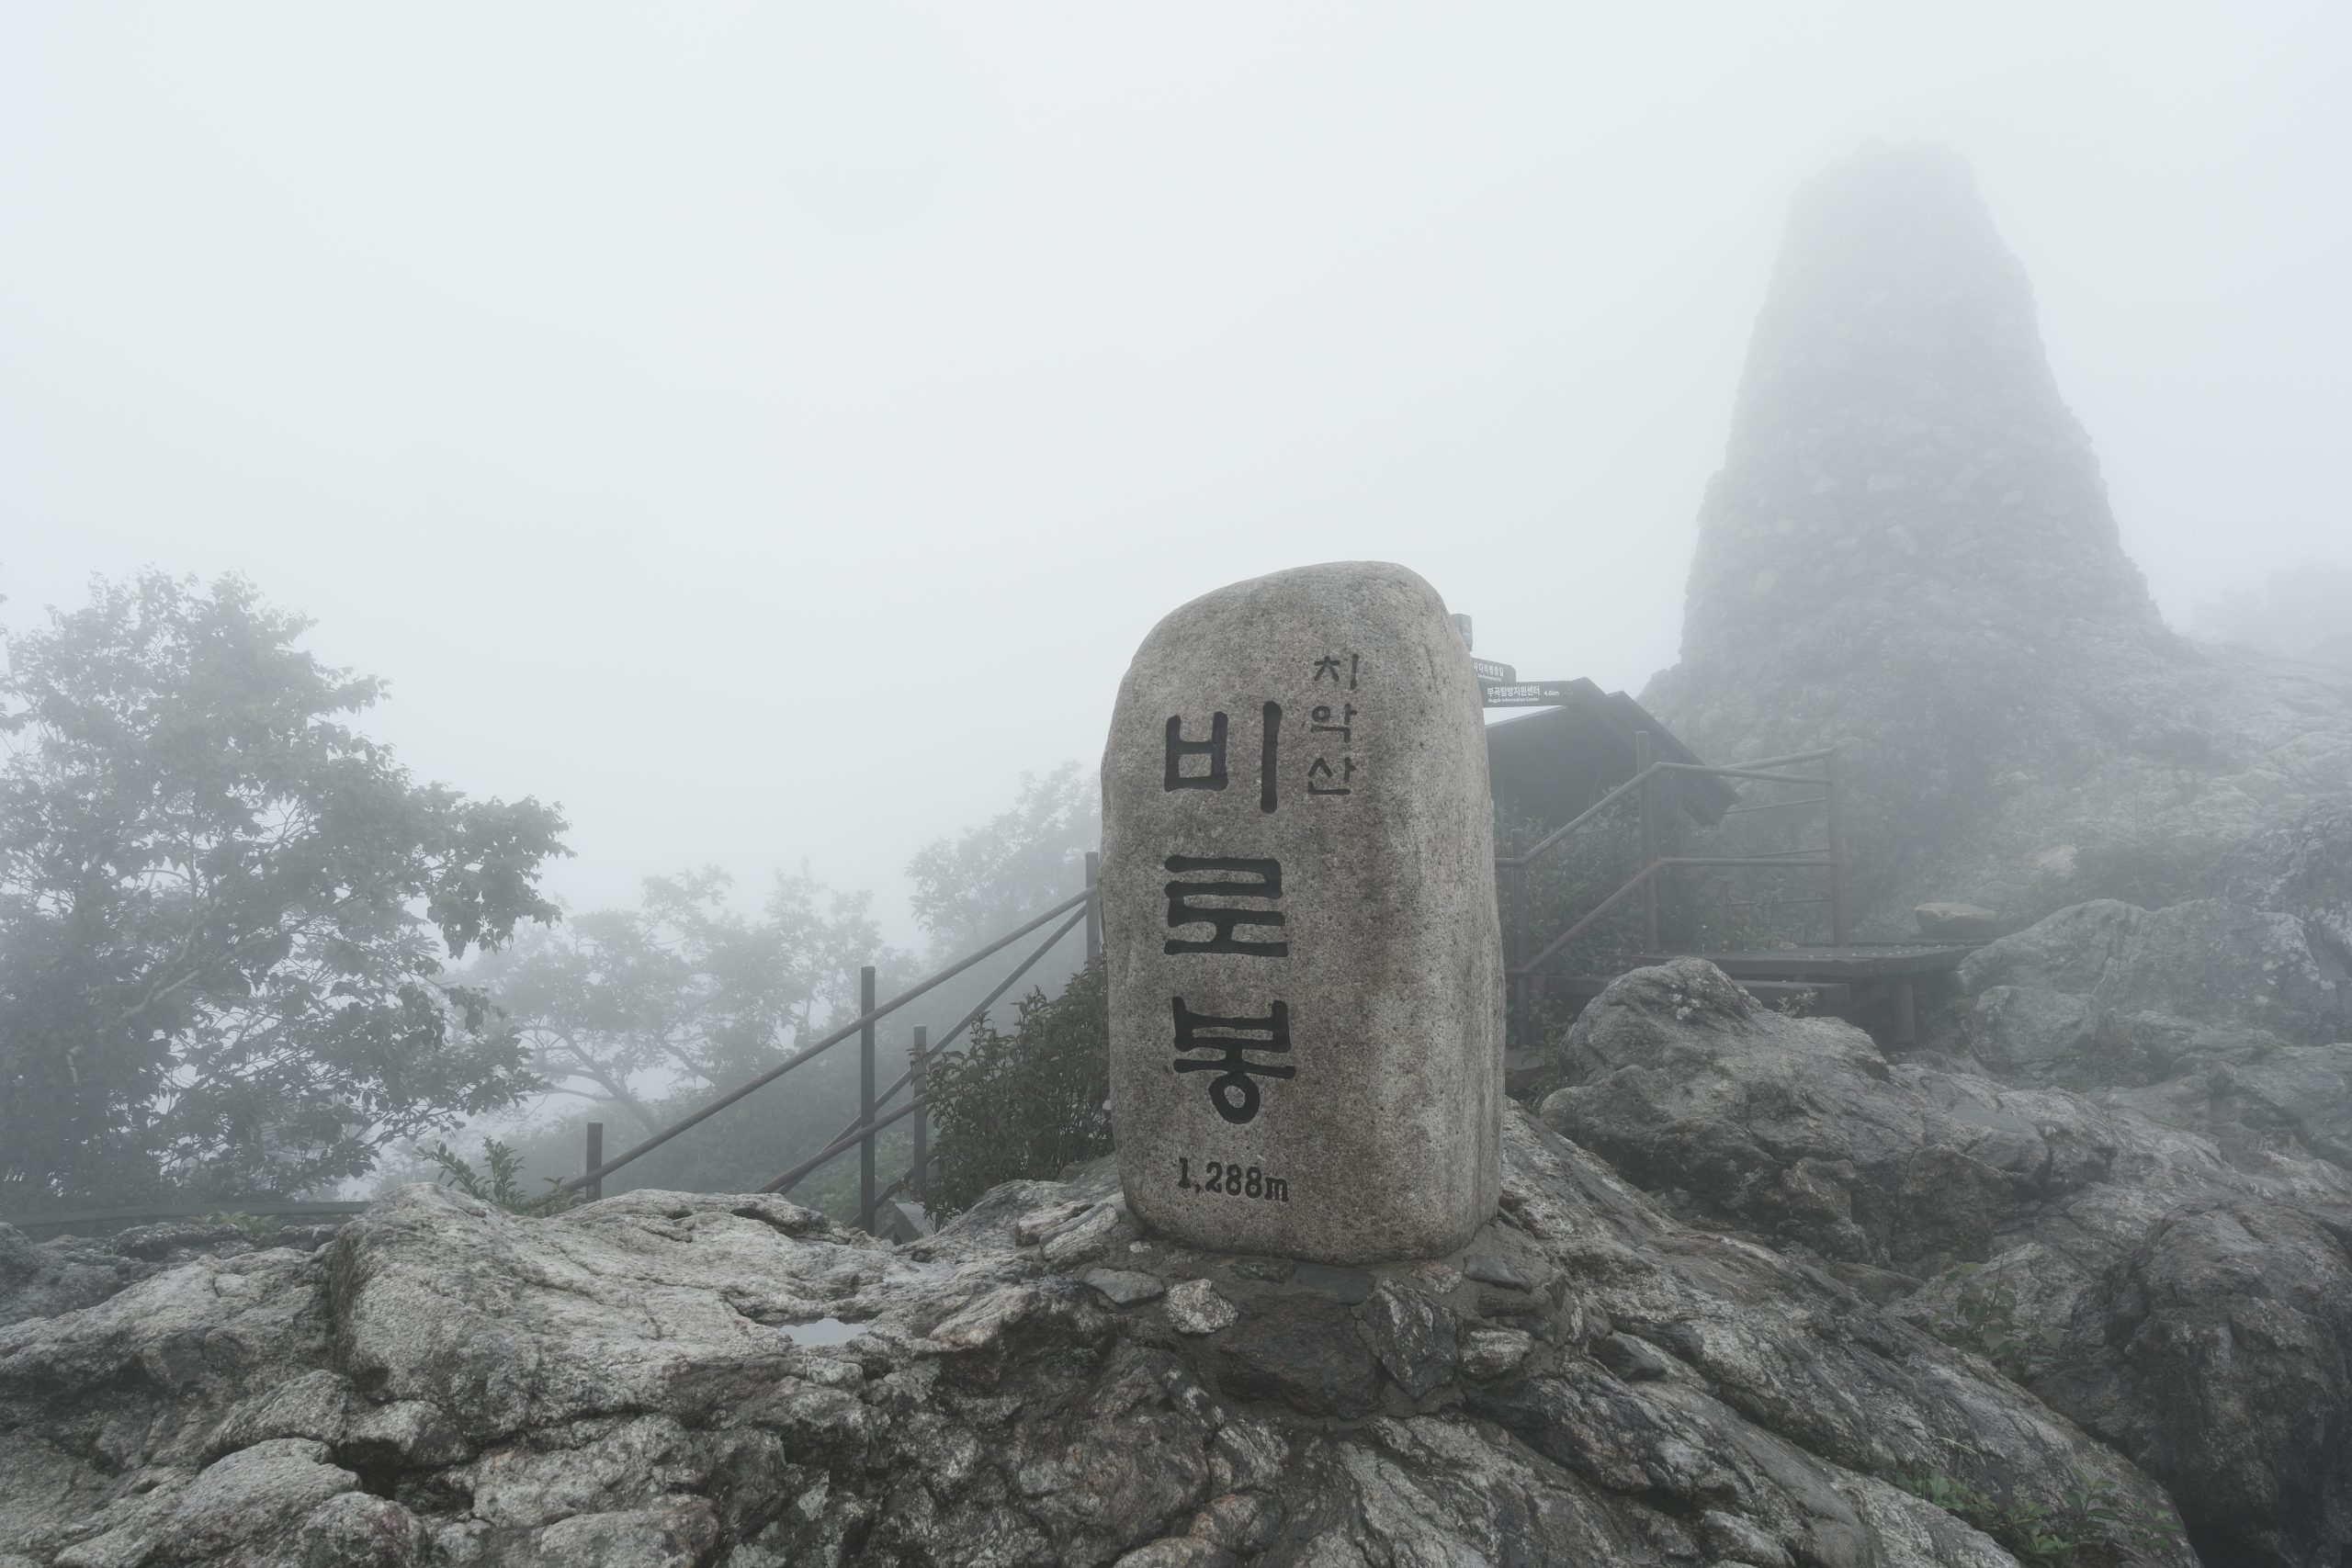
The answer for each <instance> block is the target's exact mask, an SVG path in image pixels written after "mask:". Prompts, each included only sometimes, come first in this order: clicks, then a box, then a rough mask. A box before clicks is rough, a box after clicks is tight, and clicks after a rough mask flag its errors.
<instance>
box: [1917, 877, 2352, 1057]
mask: <svg viewBox="0 0 2352 1568" xmlns="http://www.w3.org/2000/svg"><path fill="white" fill-rule="evenodd" d="M1959 978H1960V984H1961V988H1962V991H1963V993H1965V994H1966V995H1967V996H1968V997H1969V998H1971V1008H1970V1012H1969V1015H1968V1020H1967V1025H1966V1031H1965V1034H1966V1041H1967V1045H1968V1049H1969V1051H1970V1052H1971V1054H1972V1055H1973V1056H1974V1057H1975V1059H1976V1060H1977V1062H1979V1063H1980V1064H1981V1065H1983V1066H1984V1067H1985V1069H1986V1070H1987V1071H1988V1072H1991V1073H1993V1074H1994V1075H1996V1076H1997V1077H2002V1078H2004V1079H2007V1080H2009V1081H2012V1082H2022V1083H2031V1084H2049V1083H2063V1084H2069V1085H2072V1086H2074V1087H2076V1088H2085V1089H2099V1088H2120V1089H2130V1088H2136V1087H2140V1086H2142V1085H2146V1084H2153V1083H2157V1082H2161V1081H2163V1080H2165V1079H2166V1078H2171V1077H2178V1076H2179V1075H2181V1074H2183V1073H2185V1072H2188V1071H2190V1070H2191V1069H2196V1068H2202V1067H2205V1066H2211V1065H2212V1064H2213V1063H2215V1062H2217V1061H2233V1060H2243V1059H2245V1058H2248V1057H2250V1056H2252V1055H2256V1054H2257V1053H2260V1052H2264V1051H2267V1050H2274V1049H2276V1048H2277V1047H2278V1046H2280V1045H2305V1044H2315V1043H2320V1042H2321V1041H2322V1040H2323V1039H2324V1037H2325V1034H2326V1032H2327V1031H2329V1030H2330V1029H2331V1028H2333V1027H2335V1022H2336V1019H2335V1012H2336V1006H2337V992H2336V987H2335V984H2334V982H2333V980H2332V978H2331V977H2330V976H2329V975H2328V973H2327V970H2326V967H2325V966H2324V964H2323V963H2322V962H2321V960H2320V958H2319V957H2318V956H2317V955H2316V954H2314V953H2312V948H2311V944H2310V942H2308V941H2307V940H2306V938H2305V936H2304V928H2303V925H2302V923H2301V921H2299V920H2297V919H2295V918H2294V917H2293V916H2291V915H2287V914H2281V913H2276V912H2269V911H2263V910H2256V909H2251V908H2246V907H2245V906H2244V905H2242V904H2238V903H2235V902H2233V901H2231V900H2228V899H2222V898H2198V899H2191V900H2188V901H2187V902H2184V903H2180V904H2176V905H2173V906H2172V907H2170V908H2164V909H2156V910H2148V909H2141V908H2134V907H2133V906H2131V905H2130V904H2124V903H2120V902H2118V901H2117V900H2115V899H2111V898H2102V899H2096V900H2093V901H2091V902H2089V903H2086V904H2076V905H2074V906H2071V907H2069V908H2064V909H2060V910H2058V911H2057V912H2056V913H2054V914H2052V915H2050V916H2048V917H2047V918H2045V919H2041V920H2040V921H2038V922H2036V923H2035V924H2033V925H2031V926H2030V927H2028V928H2027V929H2026V930H2024V931H2018V932H2017V933H2015V934H2014V935H2011V936H2007V937H2003V938H2002V939H2001V940H1999V941H1998V942H1992V943H1989V944H1987V945H1986V946H1984V947H1980V948H1978V949H1977V950H1976V951H1975V952H1973V953H1970V954H1969V955H1968V956H1967V957H1966V958H1965V959H1963V960H1962V962H1961V965H1960V972H1959Z"/></svg>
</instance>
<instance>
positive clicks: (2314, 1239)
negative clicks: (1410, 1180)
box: [1542, 911, 2352, 1568]
mask: <svg viewBox="0 0 2352 1568" xmlns="http://www.w3.org/2000/svg"><path fill="white" fill-rule="evenodd" d="M2132 913H2135V914H2136V913H2138V911H2132ZM1986 951H1987V952H1990V951H1992V950H1990V949H1987V950H1986ZM2070 955H2071V956H2070ZM2013 956H2014V955H2013ZM2079 957H2080V954H2079V953H2077V952H2076V951H2075V949H2073V948H2068V949H2066V950H2065V953H2062V954H2060V955H2058V957H2056V958H2053V959H2052V963H2053V964H2055V965H2056V968H2055V970H2054V971H2053V972H2055V973H2058V974H2061V975H2063V976H2066V977H2069V978H2071V979H2079V978H2080V977H2081V976H2082V975H2083V974H2085V973H2089V972H2090V971H2089V970H2087V969H2084V968H2080V967H2068V966H2067V965H2069V964H2074V963H2075V960H2076V959H2078V958H2079ZM2061 960H2064V962H2061ZM2023 972H2024V971H2023V970H2019V971H2018V973H2023ZM2346 1049H2347V1050H2348V1051H2352V1048H2346ZM1561 1056H1562V1063H1561V1070H1562V1072H1563V1074H1564V1076H1565V1077H1566V1079H1567V1085H1568V1087H1566V1088H1564V1089H1560V1090H1559V1091H1557V1092H1556V1093H1555V1094H1553V1095H1552V1096H1551V1097H1550V1098H1548V1099H1547V1100H1545V1101H1544V1107H1543V1112H1542V1114H1543V1119H1544V1122H1545V1123H1546V1124H1548V1125H1550V1126H1552V1127H1553V1128H1555V1130H1557V1131H1559V1132H1560V1133H1561V1134H1564V1135H1565V1136H1566V1137H1568V1138H1571V1139H1573V1140H1574V1141H1575V1142H1576V1143H1577V1144H1578V1145H1583V1146H1585V1147H1589V1148H1590V1149H1592V1150H1593V1151H1595V1152H1596V1153H1598V1154H1600V1155H1601V1156H1604V1157H1606V1158H1608V1159H1609V1160H1610V1161H1611V1164H1612V1165H1613V1166H1614V1167H1615V1168H1617V1169H1619V1170H1620V1171H1622V1172H1623V1174H1624V1175H1625V1176H1626V1177H1627V1178H1628V1179H1631V1180H1633V1181H1634V1182H1635V1183H1636V1184H1638V1185H1639V1186H1641V1187H1642V1188H1644V1189H1645V1190H1647V1191H1650V1192H1653V1193H1655V1194H1657V1195H1658V1196H1659V1197H1660V1198H1662V1199H1663V1200H1664V1201H1666V1202H1668V1205H1669V1206H1670V1207H1671V1208H1672V1209H1673V1210H1674V1211H1675V1212H1676V1213H1679V1214H1680V1215H1681V1216H1683V1217H1684V1218H1685V1219H1686V1220H1689V1221H1691V1222H1693V1223H1699V1224H1711V1225H1714V1226H1718V1227H1723V1228H1724V1229H1727V1230H1732V1231H1736V1232H1737V1233H1740V1234H1744V1235H1748V1236H1751V1237H1752V1238H1754V1239H1755V1240H1757V1241H1758V1242H1760V1243H1763V1244H1765V1245H1768V1246H1771V1247H1777V1248H1780V1249H1781V1250H1783V1251H1785V1252H1787V1253H1789V1254H1792V1255H1793V1256H1798V1257H1812V1258H1815V1259H1817V1260H1818V1262H1819V1264H1820V1266H1821V1267H1822V1268H1824V1269H1825V1270H1826V1272H1827V1273H1828V1274H1830V1275H1831V1276H1834V1277H1836V1278H1838V1279H1839V1280H1842V1281H1843V1282H1844V1283H1846V1284H1847V1285H1849V1286H1850V1287H1851V1288H1852V1289H1854V1290H1856V1291H1857V1292H1860V1293H1862V1294H1864V1295H1867V1296H1869V1297H1870V1298H1871V1299H1873V1300H1877V1301H1881V1302H1884V1303H1889V1304H1890V1306H1891V1308H1892V1310H1893V1312H1894V1314H1895V1315H1897V1316H1899V1317H1902V1318H1904V1319H1905V1320H1907V1321H1910V1322H1914V1323H1917V1324H1919V1325H1940V1326H1941V1327H1942V1329H1943V1331H1944V1332H1945V1334H1946V1335H1947V1336H1948V1337H1951V1338H1954V1339H1956V1340H1958V1341H1961V1342H1962V1343H1966V1344H1968V1345H1970V1346H1971V1348H1974V1349H1976V1350H1978V1351H1980V1352H1982V1353H1985V1354H1986V1355H1987V1356H1989V1357H1992V1358H1995V1359H1996V1360H1997V1361H1998V1362H1999V1364H2000V1365H2001V1366H2002V1367H2003V1368H2004V1370H2006V1371H2008V1372H2009V1373H2011V1374H2013V1375H2016V1376H2018V1377H2019V1378H2022V1379H2024V1380H2025V1381H2026V1382H2028V1383H2029V1384H2030V1386H2031V1387H2032V1388H2033V1389H2034V1391H2035V1392H2036V1393H2039V1394H2041V1396H2042V1397H2043V1398H2044V1399H2045V1400H2047V1401H2048V1402H2049V1403H2050V1404H2051V1405H2052V1407H2053V1408H2054V1409H2057V1410H2059V1411H2061V1412H2062V1413H2064V1414H2065V1415H2067V1416H2071V1417H2073V1418H2074V1419H2075V1420H2078V1421H2080V1422H2082V1423H2083V1424H2084V1425H2085V1426H2086V1427H2088V1428H2090V1429H2091V1430H2093V1431H2094V1432H2096V1433H2098V1434H2099V1435H2100V1436H2102V1437H2103V1438H2106V1439H2107V1440H2109V1441H2110V1442H2113V1443H2114V1444H2116V1445H2117V1446H2118V1447H2119V1448H2120V1450H2122V1451H2123V1452H2124V1453H2126V1454H2128V1455H2130V1456H2131V1458H2132V1459H2133V1460H2134V1461H2136V1462H2138V1463H2140V1464H2141V1465H2142V1466H2143V1467H2144V1468H2146V1469H2147V1470H2148V1471H2149V1472H2151V1473H2152V1474H2154V1475H2155V1476H2157V1477H2158V1478H2159V1479H2160V1480H2162V1481H2164V1482H2165V1484H2167V1485H2168V1486H2171V1487H2172V1488H2173V1489H2174V1495H2175V1498H2176V1500H2177V1501H2178V1502H2179V1503H2180V1504H2181V1506H2182V1508H2183V1510H2184V1515H2185V1517H2187V1518H2188V1524H2189V1528H2190V1530H2191V1533H2192V1535H2193V1536H2194V1537H2195V1538H2196V1539H2197V1540H2198V1542H2199V1547H2200V1550H2204V1551H2208V1553H2209V1560H2211V1561H2228V1562H2263V1563H2276V1564H2298V1565H2307V1568H2321V1565H2323V1564H2334V1563H2335V1562H2337V1561H2339V1556H2338V1554H2340V1553H2342V1552H2344V1551H2346V1549H2347V1548H2352V1466H2347V1464H2346V1461H2345V1459H2344V1457H2343V1456H2344V1455H2345V1454H2346V1451H2347V1447H2346V1445H2345V1444H2343V1443H2341V1442H2340V1441H2338V1440H2336V1439H2335V1438H2333V1437H2332V1436H2329V1435H2330V1434H2335V1433H2340V1432H2343V1431H2346V1430H2352V1382H2348V1381H2347V1377H2346V1368H2347V1366H2348V1365H2352V1290H2348V1289H2347V1285H2352V1177H2347V1176H2346V1172H2345V1171H2344V1170H2343V1169H2342V1168H2338V1167H2336V1166H2335V1165H2333V1164H2330V1163H2327V1162H2326V1161H2324V1160H2320V1159H2312V1158H2309V1157H2305V1156H2308V1155H2309V1153H2310V1152H2311V1151H2310V1147H2309V1145H2308V1143H2299V1144H2298V1145H2295V1147H2294V1148H2293V1149H2292V1150H2290V1149H2288V1148H2286V1147H2285V1146H2283V1145H2282V1146H2280V1147H2277V1148H2272V1149H2267V1150H2262V1151H2256V1152H2253V1153H2249V1154H2248V1155H2247V1156H2245V1157H2244V1158H2242V1159H2241V1160H2240V1161H2239V1162H2238V1163H2237V1164H2233V1162H2232V1161H2231V1160H2230V1159H2228V1158H2225V1157H2224V1156H2223V1154H2222V1150H2221V1149H2219V1148H2217V1147H2216V1146H2215V1145H2213V1144H2212V1143H2211V1142H2209V1141H2207V1140H2206V1139H2204V1138H2202V1137H2199V1136H2198V1135H2196V1134H2194V1133H2192V1132H2189V1131H2187V1130H2185V1129H2183V1128H2180V1127H2176V1126H2170V1125H2165V1124H2164V1123H2162V1122H2156V1121H2154V1120H2150V1119H2148V1118H2146V1117H2144V1116H2142V1115H2139V1114H2136V1113H2134V1112H2133V1111H2130V1110H2127V1109H2124V1108H2122V1107H2120V1106H2102V1105H2099V1104H2096V1103H2094V1102H2092V1101H2091V1100H2086V1099H2084V1098H2082V1097H2080V1096H2078V1095H2075V1094H2071V1093H2066V1092H2063V1091H2058V1090H2051V1089H2014V1088H2010V1087H2007V1086H2005V1085H2002V1084H1999V1083H1996V1082H1992V1081H1989V1080H1987V1079H1985V1078H1982V1077H1973V1076H1971V1075H1966V1074H1961V1073H1951V1072H1942V1071H1937V1070H1933V1069H1930V1068H1928V1067H1924V1066H1890V1065H1889V1064H1887V1063H1886V1062H1885V1061H1883V1059H1882V1058H1881V1057H1880V1056H1879V1055H1878V1053H1877V1051H1876V1049H1875V1048H1874V1047H1873V1046H1872V1045H1871V1042H1870V1040H1869V1038H1868V1037H1867V1036H1865V1035H1863V1034H1862V1033H1861V1032H1860V1031H1858V1030H1855V1029H1853V1028H1851V1027H1849V1026H1848V1025H1846V1024H1844V1023H1841V1022H1838V1021H1834V1020H1821V1019H1805V1020H1795V1019H1789V1018H1785V1017H1782V1016H1781V1015H1780V1014H1778V1013H1776V1012H1773V1011H1771V1010H1768V1009H1764V1008H1761V1007H1759V1006H1758V1005H1757V1004H1756V1003H1755V1002H1753V1001H1752V1000H1751V999H1749V998H1747V997H1746V996H1745V995H1744V994H1743V993H1742V992H1741V991H1740V990H1739V989H1738V987H1736V986H1735V985H1733V984H1732V982H1731V981H1730V980H1729V979H1728V978H1726V977H1725V976H1723V975H1722V974H1721V973H1720V972H1719V971H1717V970H1715V969H1714V968H1713V965H1711V964H1706V963H1705V962H1703V961H1702V960H1698V959H1678V960H1675V961H1673V962H1671V963H1669V964H1662V965H1659V966H1657V967H1655V968H1650V969H1640V970H1635V971H1634V972H1633V973H1631V974H1629V975H1626V976H1623V977H1621V978H1620V979H1619V980H1617V981H1616V982H1615V983H1614V984H1612V985H1611V987H1609V988H1608V989H1607V990H1605V991H1604V992H1602V993H1601V995H1600V997H1599V998H1595V1000H1594V1001H1593V1002H1592V1003H1590V1004H1589V1006H1588V1007H1587V1009H1586V1010H1585V1012H1584V1014H1583V1016H1582V1017H1581V1018H1579V1019H1578V1020H1577V1023H1576V1024H1575V1025H1574V1026H1573V1027H1572V1028H1571V1029H1570V1030H1569V1031H1568V1032H1567V1034H1566V1037H1565V1039H1564V1041H1563V1043H1562V1048H1561ZM2346 1066H2347V1064H2346V1063H2345V1062H2344V1061H2342V1060H2340V1059H2338V1058H2335V1057H2334V1056H2333V1055H2331V1056H2330V1057H2328V1058H2327V1059H2325V1060H2321V1059H2315V1058H2314V1059H2309V1060H2298V1061H2296V1062H2294V1063H2293V1064H2291V1066H2290V1067H2289V1068H2285V1069H2282V1071H2281V1075H2280V1077H2278V1078H2275V1079H2273V1080H2271V1081H2270V1083H2269V1085H2268V1092H2269V1093H2271V1094H2273V1095H2278V1096H2281V1097H2283V1095H2284V1094H2285V1093H2286V1092H2287V1091H2289V1090H2290V1089H2291V1087H2292V1086H2293V1085H2294V1084H2295V1083H2298V1082H2301V1083H2304V1084H2308V1085H2310V1086H2311V1087H2312V1090H2313V1091H2314V1092H2313V1095H2312V1098H2313V1100H2314V1102H2315V1103H2324V1102H2325V1100H2326V1098H2327V1096H2326V1094H2325V1093H2323V1092H2320V1091H2322V1090H2326V1091H2329V1092H2332V1093H2333V1094H2334V1096H2335V1103H2337V1104H2342V1103H2344V1100H2345V1096H2344V1091H2343V1083H2342V1080H2341V1078H2340V1077H2337V1076H2336V1075H2337V1074H2339V1073H2340V1072H2341V1071H2343V1070H2344V1069H2345V1067H2346ZM2229 1070H2230V1071H2231V1072H2233V1073H2234V1072H2236V1071H2237V1070H2238V1069H2236V1068H2235V1067H2233V1068H2231V1069H2229ZM2233 1092H2238V1093H2245V1092H2249V1091H2247V1090H2243V1089H2241V1090H2236V1091H2233ZM2241 1167H2245V1168H2241ZM2223 1214H2226V1215H2229V1216H2233V1217H2232V1218H2229V1219H2228V1220H2226V1221H2223V1220H2220V1219H2213V1218H2210V1216H2213V1215H2223ZM2233 1343H2234V1344H2236V1345H2237V1346H2239V1347H2240V1348H2239V1349H2238V1350H2237V1351H2236V1352H2235V1353H2234V1354H2232V1353H2230V1352H2229V1351H2228V1350H2227V1348H2226V1347H2227V1346H2229V1345H2231V1344H2233ZM1620 1370H1621V1375H1630V1374H1629V1373H1627V1372H1626V1371H1625V1370H1624V1369H1623V1368H1621V1369H1620ZM2289 1390H2293V1391H2294V1393H2292V1395H2291V1397H2290V1394H2289V1393H2288V1391H2289ZM2224 1458H2225V1459H2226V1461H2227V1462H2226V1463H2223V1462H2222V1460H2223V1459H2224Z"/></svg>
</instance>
